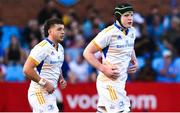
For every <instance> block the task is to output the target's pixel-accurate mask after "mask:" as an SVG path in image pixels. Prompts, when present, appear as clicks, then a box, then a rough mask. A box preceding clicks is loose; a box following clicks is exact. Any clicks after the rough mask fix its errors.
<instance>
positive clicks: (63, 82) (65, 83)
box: [60, 78, 67, 89]
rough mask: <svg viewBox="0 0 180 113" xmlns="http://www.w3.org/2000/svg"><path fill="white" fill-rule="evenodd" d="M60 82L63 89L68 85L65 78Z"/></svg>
mask: <svg viewBox="0 0 180 113" xmlns="http://www.w3.org/2000/svg"><path fill="white" fill-rule="evenodd" d="M60 84H61V88H62V89H64V88H66V86H67V82H66V80H64V78H63V79H61V80H60Z"/></svg>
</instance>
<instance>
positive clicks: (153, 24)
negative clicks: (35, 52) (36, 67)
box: [0, 0, 180, 112]
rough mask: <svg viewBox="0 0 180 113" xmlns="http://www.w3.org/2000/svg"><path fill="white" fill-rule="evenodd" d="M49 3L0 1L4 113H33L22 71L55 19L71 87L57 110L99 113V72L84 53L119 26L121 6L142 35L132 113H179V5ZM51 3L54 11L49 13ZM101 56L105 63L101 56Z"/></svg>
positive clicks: (164, 1)
mask: <svg viewBox="0 0 180 113" xmlns="http://www.w3.org/2000/svg"><path fill="white" fill-rule="evenodd" d="M49 1H50V0H38V1H37V0H29V1H25V0H0V112H8V111H11V112H13V111H17V112H19V111H31V110H30V107H29V104H28V101H27V89H28V85H29V80H28V79H26V78H25V77H24V75H23V73H22V67H23V64H24V61H25V59H26V58H27V55H28V53H29V51H30V49H31V48H32V47H33V46H34V45H35V44H36V43H37V42H39V41H40V40H42V38H41V34H42V32H41V29H42V25H43V22H44V20H45V19H47V18H51V17H53V18H54V17H60V18H62V19H63V20H64V22H65V24H66V38H65V40H64V42H63V46H64V48H65V52H66V56H65V63H64V66H63V70H64V72H63V73H64V76H65V78H66V80H67V81H68V87H67V89H65V90H61V93H62V99H61V98H58V105H59V107H60V108H61V109H62V111H95V108H96V102H97V94H96V88H95V78H96V76H97V70H95V69H94V68H92V67H91V66H90V65H89V64H87V62H86V61H85V60H84V59H83V58H82V51H83V49H84V47H85V46H86V44H87V43H88V42H89V41H90V40H92V38H93V37H94V36H95V35H96V34H97V33H98V32H99V31H101V30H102V29H103V28H104V27H106V26H107V25H110V24H112V23H113V22H114V20H113V16H112V14H113V7H114V6H115V4H117V3H121V2H128V3H131V4H132V5H133V6H134V9H135V15H134V21H135V23H134V26H135V28H136V30H137V36H138V37H137V40H136V44H135V49H136V52H137V56H138V62H139V65H140V69H139V70H138V72H137V73H136V74H134V75H129V78H128V84H127V86H126V87H127V91H128V96H129V98H130V99H131V102H132V111H180V108H179V106H180V92H179V90H180V84H179V82H180V58H179V56H180V46H179V43H180V12H179V10H180V7H179V4H180V1H179V0H158V1H157V0H111V1H110V0H59V1H54V2H53V3H52V2H49ZM68 1H69V2H70V3H69V4H68V3H67V2H68ZM59 2H61V3H62V2H63V3H65V4H61V3H59ZM73 2H74V3H75V4H72V3H73ZM49 3H50V4H49ZM47 4H49V5H50V7H51V8H50V12H48V11H47V10H44V9H47V6H48V5H47ZM71 4H72V5H71ZM97 57H98V58H99V59H101V58H100V55H99V54H98V53H97ZM162 64H169V65H168V66H164V65H162ZM82 70H83V71H82ZM166 70H168V71H166ZM60 96H61V95H58V97H60Z"/></svg>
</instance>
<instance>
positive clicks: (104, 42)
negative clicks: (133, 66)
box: [93, 23, 135, 83]
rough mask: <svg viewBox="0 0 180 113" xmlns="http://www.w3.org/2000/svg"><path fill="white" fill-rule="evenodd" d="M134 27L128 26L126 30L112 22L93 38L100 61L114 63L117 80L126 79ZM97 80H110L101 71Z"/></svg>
mask: <svg viewBox="0 0 180 113" xmlns="http://www.w3.org/2000/svg"><path fill="white" fill-rule="evenodd" d="M134 42H135V29H134V28H133V27H131V28H128V29H127V31H126V32H123V31H122V29H121V28H120V27H119V26H118V25H117V24H116V23H114V24H113V25H111V26H109V27H107V28H105V29H104V30H102V31H101V32H100V33H99V34H98V35H97V36H96V37H95V38H94V39H93V43H94V44H95V45H96V46H97V48H99V50H100V51H101V52H102V63H104V64H107V65H112V64H113V65H116V66H117V67H118V68H119V71H120V74H119V78H118V79H117V80H116V81H117V82H118V81H120V82H124V83H125V81H126V79H127V68H128V66H129V63H130V60H131V55H132V52H133V50H134ZM98 80H103V81H107V80H110V79H109V78H107V77H106V76H105V75H103V73H101V72H100V73H99V75H98Z"/></svg>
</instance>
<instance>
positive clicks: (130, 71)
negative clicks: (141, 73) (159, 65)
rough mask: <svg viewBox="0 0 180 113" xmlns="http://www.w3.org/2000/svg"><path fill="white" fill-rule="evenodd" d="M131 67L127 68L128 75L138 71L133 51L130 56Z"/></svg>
mask: <svg viewBox="0 0 180 113" xmlns="http://www.w3.org/2000/svg"><path fill="white" fill-rule="evenodd" d="M130 62H131V64H132V65H131V66H130V67H129V68H128V73H135V72H136V71H137V69H138V62H137V58H136V54H135V50H133V52H132V55H131V61H130Z"/></svg>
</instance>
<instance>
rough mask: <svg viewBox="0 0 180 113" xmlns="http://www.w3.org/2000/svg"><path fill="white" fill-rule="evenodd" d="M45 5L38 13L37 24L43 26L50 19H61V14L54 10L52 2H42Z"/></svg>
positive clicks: (53, 2)
mask: <svg viewBox="0 0 180 113" xmlns="http://www.w3.org/2000/svg"><path fill="white" fill-rule="evenodd" d="M44 2H45V5H44V7H43V9H41V10H40V12H39V13H38V18H37V19H38V23H39V25H43V24H44V22H45V20H47V19H50V18H62V13H61V12H60V11H59V10H58V9H57V8H56V6H55V1H54V0H44Z"/></svg>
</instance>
